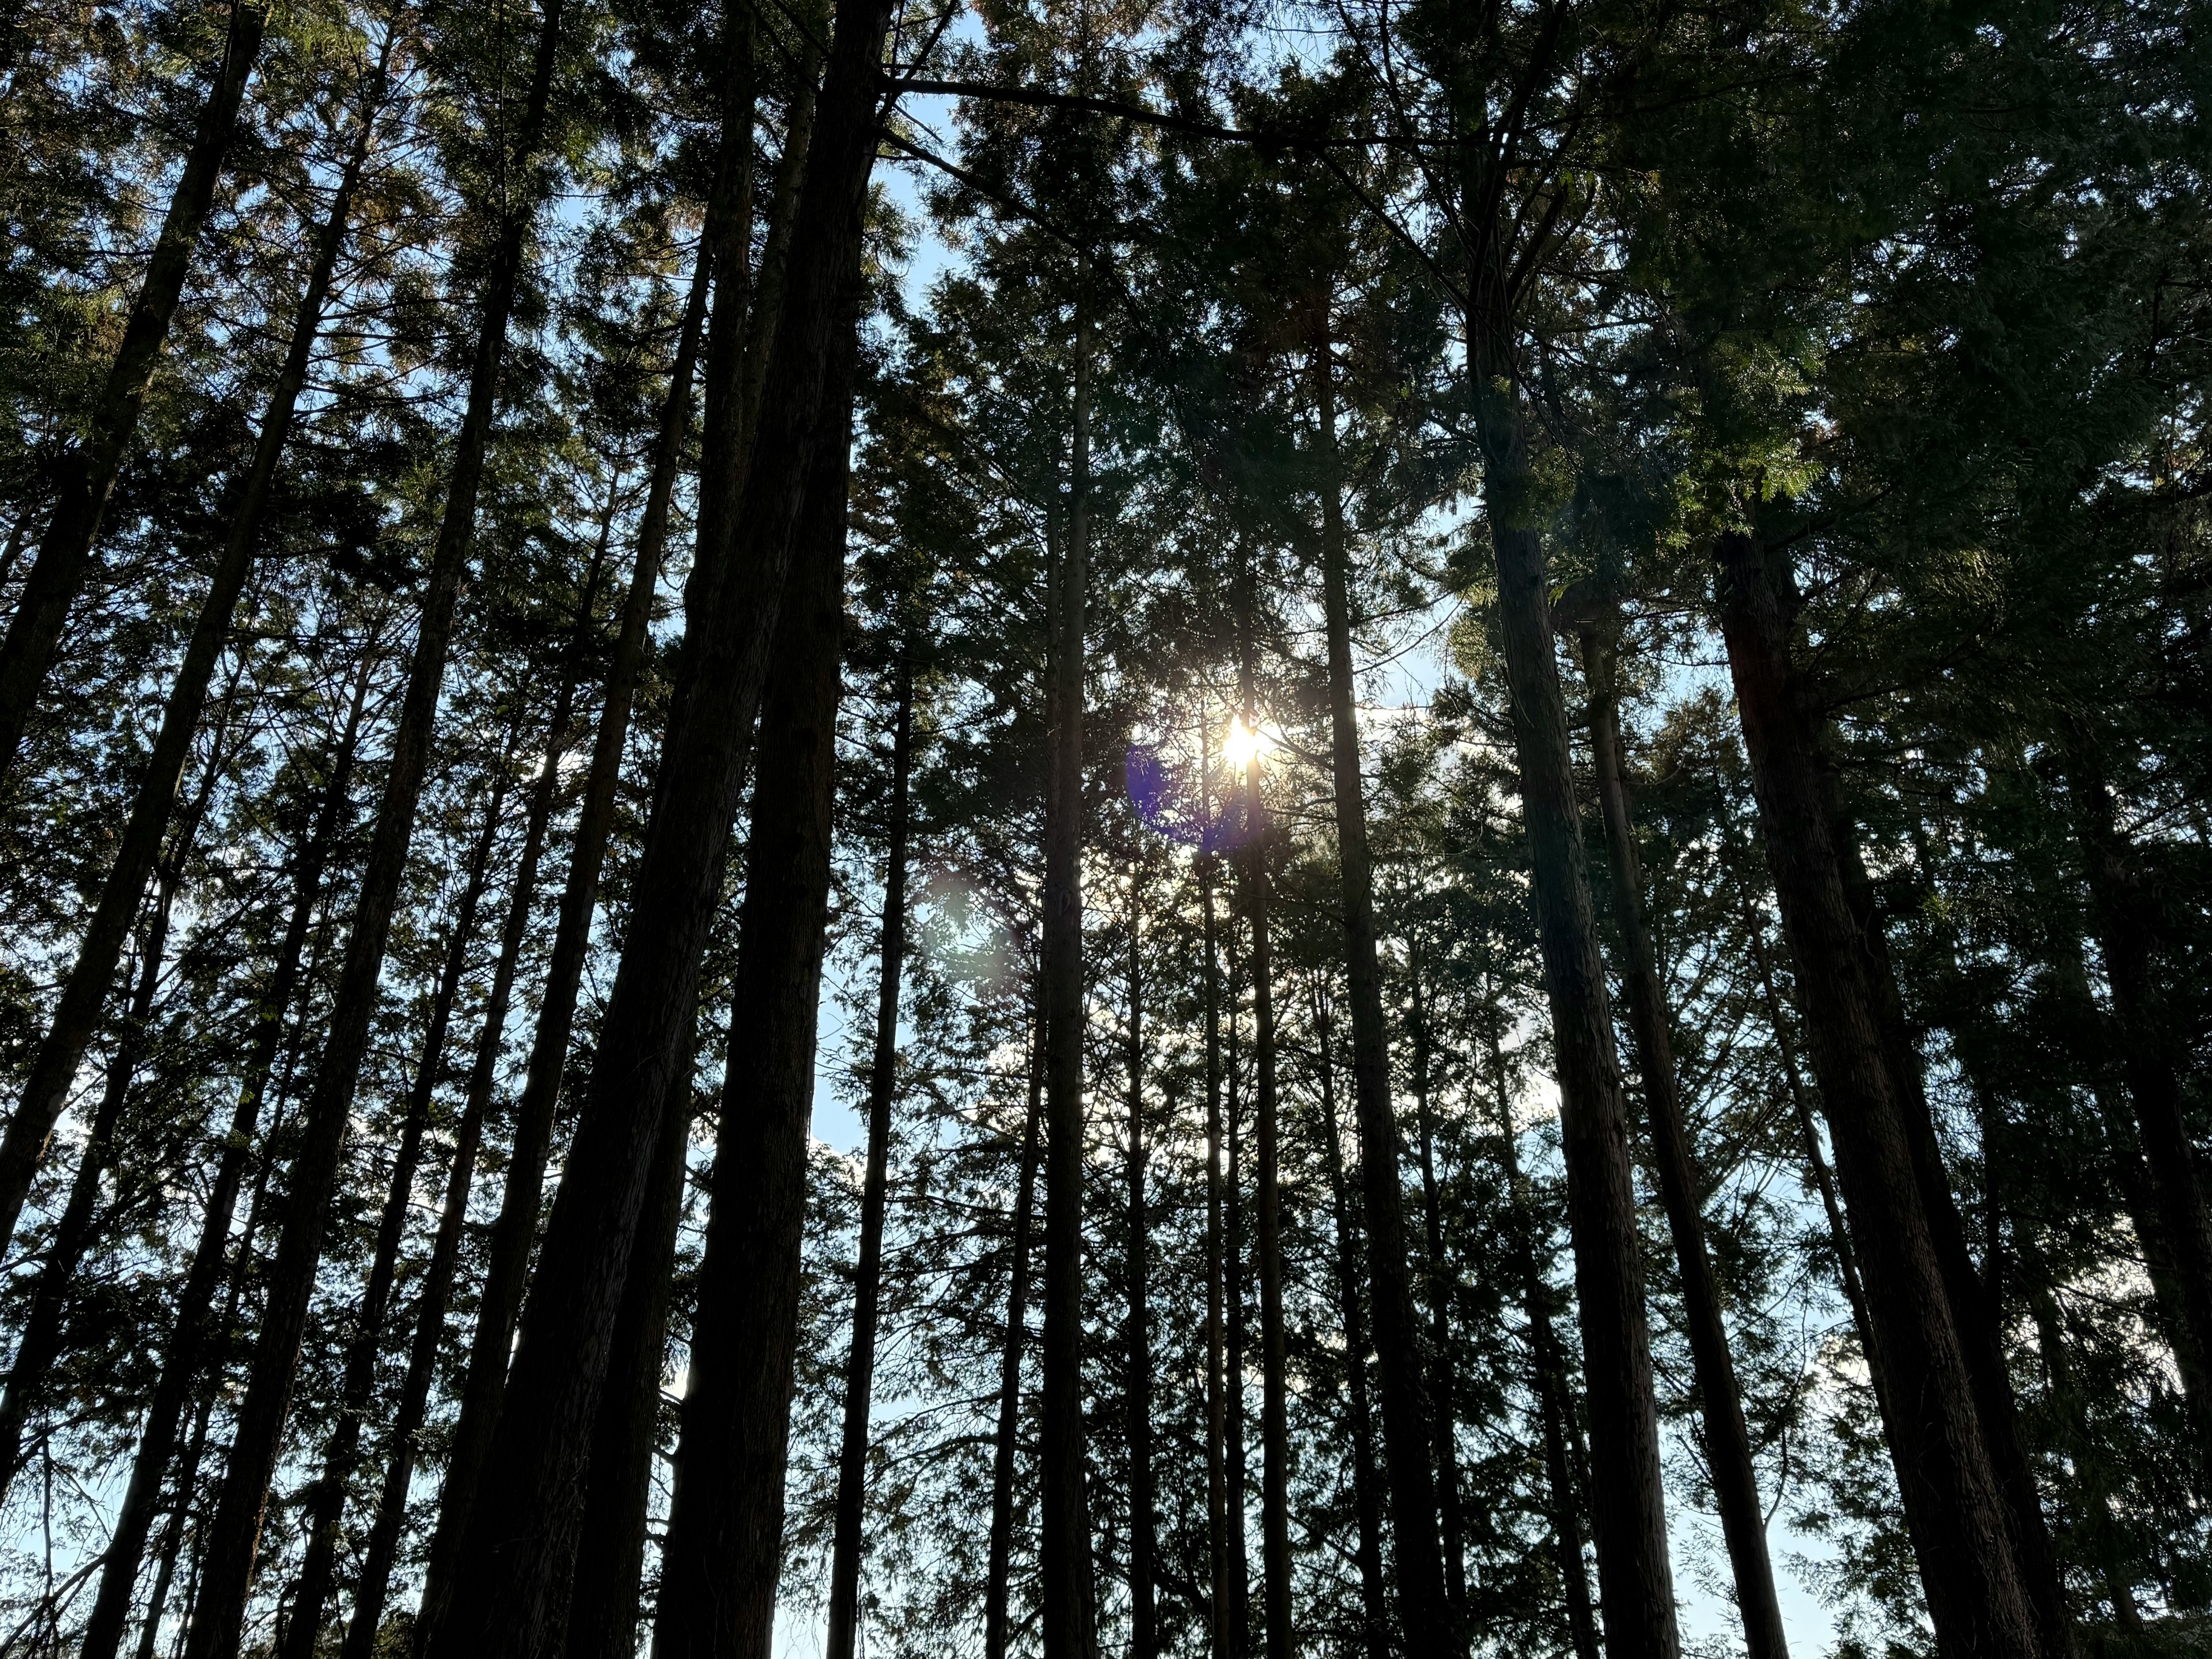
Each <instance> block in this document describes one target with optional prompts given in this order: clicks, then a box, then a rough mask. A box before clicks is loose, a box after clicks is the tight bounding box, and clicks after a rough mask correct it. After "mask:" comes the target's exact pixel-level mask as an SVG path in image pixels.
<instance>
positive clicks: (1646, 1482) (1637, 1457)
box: [1490, 450, 1680, 1659]
mask: <svg viewBox="0 0 2212 1659" xmlns="http://www.w3.org/2000/svg"><path fill="white" fill-rule="evenodd" d="M1518 459H1519V458H1518V453H1517V450H1514V451H1511V452H1510V453H1507V454H1506V455H1505V456H1504V457H1503V458H1493V460H1492V481H1491V484H1490V495H1491V500H1492V502H1493V503H1496V502H1498V501H1505V500H1508V499H1510V498H1511V495H1512V493H1513V487H1512V485H1511V484H1510V483H1507V482H1506V481H1505V475H1506V473H1507V472H1508V471H1510V469H1511V467H1512V465H1513V464H1514V463H1515V462H1516V461H1517V460H1518ZM1491 544H1492V548H1493V549H1494V550H1495V553H1496V556H1497V563H1498V615H1499V619H1500V623H1501V628H1502V631H1503V633H1504V643H1505V661H1506V673H1507V678H1508V679H1509V680H1510V684H1511V691H1512V696H1511V701H1512V704H1513V725H1514V738H1515V744H1516V750H1517V751H1518V755H1519V769H1520V775H1521V791H1522V815H1523V817H1524V820H1525V822H1526V823H1527V826H1528V848H1529V853H1530V857H1531V861H1532V863H1533V866H1534V900H1535V909H1536V916H1537V933H1538V938H1539V940H1540V943H1541V945H1542V955H1543V961H1544V981H1545V990H1546V993H1547V1000H1549V1002H1550V1004H1551V1011H1552V1030H1553V1045H1554V1048H1555V1049H1556V1051H1557V1054H1558V1060H1559V1102H1560V1104H1559V1126H1560V1139H1561V1141H1562V1143H1563V1148H1564V1151H1565V1156H1566V1164H1567V1213H1568V1219H1569V1224H1570V1231H1571V1236H1572V1238H1573V1242H1574V1251H1575V1289H1576V1295H1577V1300H1578V1302H1579V1304H1580V1306H1581V1310H1582V1336H1583V1386H1584V1389H1585V1390H1586V1393H1587V1395H1588V1400H1589V1418H1590V1453H1591V1463H1592V1474H1593V1475H1594V1476H1595V1480H1596V1485H1597V1489H1598V1491H1600V1492H1603V1493H1605V1494H1607V1501H1606V1502H1605V1503H1603V1504H1600V1505H1599V1506H1598V1507H1597V1510H1596V1513H1595V1516H1594V1519H1595V1523H1596V1524H1595V1531H1596V1534H1597V1564H1598V1599H1599V1604H1600V1607H1601V1609H1602V1611H1603V1613H1604V1616H1605V1634H1606V1650H1607V1654H1608V1655H1609V1656H1611V1659H1673V1656H1674V1655H1675V1654H1676V1653H1677V1652H1679V1651H1680V1638H1679V1636H1678V1634H1677V1632H1676V1629H1675V1623H1674V1581H1673V1577H1672V1574H1671V1572H1670V1571H1669V1568H1668V1549H1667V1516H1666V1499H1665V1488H1664V1486H1662V1482H1661V1479H1660V1473H1659V1424H1658V1413H1657V1409H1656V1405H1655V1403H1654V1401H1653V1396H1652V1377H1651V1346H1650V1330H1649V1328H1648V1327H1647V1326H1646V1324H1645V1321H1644V1265H1643V1260H1642V1255H1641V1252H1640V1249H1639V1245H1638V1236H1637V1225H1636V1189H1635V1184H1634V1182H1633V1179H1632V1176H1631V1174H1630V1166H1629V1158H1628V1111H1627V1103H1626V1097H1625V1095H1624V1091H1623V1090H1622V1087H1621V1080H1620V1056H1619V1055H1618V1054H1617V1053H1616V1052H1615V1050H1614V1048H1613V1010H1612V1003H1611V998H1610V997H1609V995H1608V994H1607V988H1606V982H1605V963H1604V960H1603V957H1601V954H1600V951H1599V949H1598V940H1597V922H1596V918H1595V915H1593V914H1592V911H1591V906H1590V894H1589V874H1588V871H1587V868H1586V866H1585V865H1584V862H1583V838H1582V823H1581V816H1580V813H1579V811H1578V809H1577V804H1576V800H1575V787H1574V773H1573V769H1572V766H1571V762H1570V760H1569V757H1568V752H1567V723H1566V709H1565V702H1564V701H1563V699H1562V696H1561V694H1560V690H1559V662H1558V659H1557V657H1556V655H1555V653H1554V647H1553V633H1552V623H1551V617H1550V616H1549V614H1548V607H1547V603H1546V599H1545V572H1544V552H1543V547H1542V544H1541V542H1540V541H1539V540H1538V538H1537V535H1536V532H1534V531H1533V530H1530V529H1526V528H1523V527H1521V526H1516V525H1512V524H1510V523H1508V522H1506V521H1505V516H1504V513H1503V511H1501V510H1497V509H1496V508H1493V511H1492V515H1491Z"/></svg>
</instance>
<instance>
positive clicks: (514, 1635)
mask: <svg viewBox="0 0 2212 1659" xmlns="http://www.w3.org/2000/svg"><path fill="white" fill-rule="evenodd" d="M888 18H889V13H888V8H887V5H886V3H885V0H841V3H840V5H839V6H838V9H837V27H836V37H835V40H834V41H833V44H832V46H831V51H830V57H829V76H828V79H827V82H825V84H824V86H823V91H822V94H821V99H820V114H819V117H818V118H817V131H816V133H815V135H814V137H813V139H812V140H811V143H810V145H809V149H808V155H807V163H806V173H805V184H804V185H803V186H802V188H801V191H800V197H799V210H798V217H797V220H796V222H795V224H794V228H793V236H792V249H791V273H792V277H791V282H790V287H789V293H788V295H787V299H786V301H785V303H784V307H783V313H782V315H781V319H780V320H779V324H778V327H777V331H776V344H775V359H774V361H775V368H773V369H772V370H771V372H770V374H769V383H770V384H772V385H775V386H778V387H779V388H781V392H782V393H783V394H784V395H783V396H781V397H780V398H778V399H777V400H776V401H775V404H773V405H772V406H770V407H769V408H767V409H765V410H763V421H762V424H761V430H760V435H759V439H758V441H757V446H756V450H757V453H756V454H755V457H754V465H752V467H751V469H750V472H749V475H748V477H749V483H748V485H747V489H746V491H745V496H744V511H743V512H742V513H740V514H739V515H738V537H737V546H738V556H737V557H735V558H734V559H733V560H732V564H731V568H732V572H733V573H734V574H735V580H732V581H730V582H728V583H726V585H725V586H724V590H723V591H722V592H720V594H719V595H718V596H717V599H716V603H715V605H714V609H713V610H712V611H711V612H710V613H708V614H707V615H706V617H705V618H704V620H705V621H706V623H707V624H708V626H707V627H706V629H705V631H704V633H703V635H702V637H700V638H699V639H698V640H697V641H696V646H697V647H698V648H697V650H696V652H693V651H687V658H690V659H695V660H696V673H695V674H694V676H693V678H692V681H691V688H690V695H689V696H688V697H687V699H686V701H685V706H684V709H683V710H682V711H681V714H680V716H679V717H678V719H677V720H675V721H674V722H673V723H672V726H671V732H670V733H669V738H668V740H667V742H666V744H665V746H664V749H663V752H662V757H661V764H660V769H659V771H660V782H661V787H660V790H659V800H658V803H657V805H656V806H655V809H654V813H653V823H652V826H651V828H650V829H648V831H647V836H646V846H645V853H644V856H643V859H642V860H641V863H640V866H639V869H638V873H637V879H636V882H635V887H634V890H633V896H632V904H631V913H630V921H629V928H628V930H627V933H626V936H625V939H624V942H623V953H622V962H621V965H620V967H619V969H617V975H616V981H615V987H614V994H613V996H612V998H611V1001H610V1003H609V1006H608V1009H607V1015H606V1018H605V1022H604V1024H603V1027H602V1030H601V1035H600V1042H599V1057H598V1061H597V1065H596V1066H595V1068H594V1072H593V1075H592V1087H591V1092H590V1094H589V1096H588V1097H587V1099H586V1103H585V1105H584V1109H583V1110H582V1112H581V1114H580V1117H579V1121H578V1124H577V1129H576V1136H575V1139H574V1142H573V1143H572V1145H571V1148H570V1152H569V1156H568V1159H567V1161H566V1164H565V1166H564V1169H563V1173H562V1182H561V1187H560V1190H559V1191H558V1193H557V1194H556V1196H555V1199H554V1205H553V1214H552V1217H551V1219H550V1223H549V1225H548V1227H547V1230H546V1237H545V1243H544V1249H543V1251H542V1253H541V1255H540V1261H539V1268H538V1277H537V1280H536V1284H537V1285H538V1289H539V1291H540V1292H541V1293H540V1294H538V1295H537V1296H534V1297H532V1299H531V1301H530V1303H529V1304H528V1305H527V1306H526V1308H525V1310H524V1313H523V1318H522V1322H521V1328H520V1332H521V1334H520V1345H519V1346H518V1347H517V1349H516V1352H515V1358H514V1364H513V1369H512V1370H511V1371H510V1373H509V1376H508V1381H507V1393H506V1395H505V1398H504V1400H503V1401H502V1404H501V1411H500V1413H499V1423H498V1427H497V1429H496V1431H495V1436H494V1439H493V1443H492V1447H491V1450H490V1453H489V1456H488V1458H487V1461H486V1464H485V1468H484V1472H483V1480H482V1483H481V1486H480V1489H479V1491H478V1493H477V1498H476V1502H475V1504H474V1506H473V1508H472V1510H471V1515H470V1517H469V1522H468V1526H467V1531H466V1533H465V1536H464V1541H463V1543H462V1546H461V1549H460V1552H459V1561H460V1564H461V1565H460V1567H459V1570H458V1571H456V1572H455V1573H454V1575H453V1583H454V1586H455V1590H454V1596H453V1602H452V1605H451V1608H450V1610H449V1611H448V1613H447V1615H446V1617H445V1619H444V1620H442V1621H441V1624H440V1626H439V1627H438V1629H437V1630H436V1632H434V1634H433V1636H432V1638H431V1642H430V1648H429V1651H430V1653H431V1654H432V1655H434V1656H435V1659H495V1656H504V1655H509V1654H522V1653H532V1652H535V1651H538V1650H541V1649H543V1648H544V1647H548V1646H550V1645H551V1643H552V1641H553V1639H554V1636H555V1631H556V1625H557V1621H558V1618H559V1608H560V1604H561V1601H562V1590H563V1588H564V1587H565V1585H566V1583H567V1582H568V1577H569V1573H570V1570H571V1559H572V1556H573V1553H574V1544H575V1539H576V1528H577V1527H578V1525H579V1523H580V1518H581V1513H580V1511H581V1506H580V1502H579V1498H580V1490H579V1489H580V1486H581V1483H582V1480H583V1479H584V1474H585V1469H586V1462H587V1459H588V1455H589V1449H590V1439H591V1435H590V1425H591V1423H592V1419H593V1417H594V1415H595V1413H597V1411H598V1407H599V1395H600V1393H601V1391H602V1389H603V1387H604V1385H605V1378H606V1368H607V1363H608V1358H609V1353H610V1345H611V1340H612V1337H613V1331H614V1325H615V1322H616V1318H617V1314H618V1312H619V1310H620V1305H621V1299H622V1289H623V1278H624V1275H625V1273H626V1272H627V1270H628V1267H629V1257H630V1252H631V1245H632V1242H633V1240H634V1238H635V1233H636V1229H637V1219H638V1216H639V1213H640V1212H641V1209H642V1208H643V1206H644V1202H645V1195H646V1191H647V1187H648V1186H649V1185H650V1173H651V1166H652V1162H653V1159H652V1152H653V1145H654V1141H655V1139H656V1138H657V1136H658V1134H659V1127H660V1118H661V1115H662V1110H663V1108H664V1106H665V1103H666V1102H667V1099H668V1097H669V1094H670V1091H671V1085H677V1086H680V1079H682V1078H683V1077H684V1076H685V1075H687V1074H688V1071H689V1062H688V1056H687V1055H685V1054H684V1053H683V1052H682V1049H683V1044H684V1038H685V1037H686V1036H688V1035H689V1034H690V1028H691V1024H692V1019H691V1015H692V1010H693V1007H694V1005H695V1000H696V983H697V975H698V967H699V957H700V950H701V947H702V944H703V942H704V939H705V932H706V927H707V925H708V919H709V917H710V916H711V915H712V912H713V908H714V895H715V893H716V891H717V890H718V889H719V887H720V880H721V871H722V862H723V855H724V852H725V850H726V847H727V844H728V840H729V831H730V822H731V818H732V815H733V814H734V812H735V811H736V807H737V803H738V793H739V789H740V787H741V785H742V783H743V779H744V764H745V761H746V759H747V757H749V755H750V750H751V738H752V715H753V713H754V711H755V709H756V708H757V704H758V701H759V696H760V687H761V684H762V682H763V679H764V678H765V677H766V673H767V664H768V655H769V629H770V627H772V625H773V623H774V618H775V611H776V610H777V607H778V605H779V604H780V602H781V597H782V590H783V586H784V577H785V574H786V573H787V570H788V568H789V567H790V563H791V556H792V551H793V545H794V544H795V541H796V539H797V538H796V534H795V532H796V529H797V526H798V523H799V519H800V517H801V501H800V495H801V494H802V492H803V489H804V486H805V483H807V480H808V478H809V477H810V475H811V472H812V471H813V467H812V462H813V459H814V455H815V453H816V452H817V450H818V449H819V448H820V447H821V446H822V444H823V442H825V441H834V435H835V431H836V427H835V424H834V422H822V421H820V420H819V419H818V416H820V414H821V413H822V411H823V410H824V409H828V410H842V406H843V404H844V402H845V399H846V398H847V396H848V386H849V380H843V379H841V378H840V375H839V373H838V371H837V370H836V369H835V368H833V366H832V359H833V357H836V356H839V354H837V353H835V352H833V350H832V342H833V341H834V340H835V339H836V338H837V337H838V336H839V334H840V333H841V331H850V329H851V328H852V316H853V312H852V308H851V307H852V304H853V301H852V297H851V296H852V294H853V291H854V287H855V285H856V283H857V282H858V280H859V274H860V216H861V210H862V208H863V206H864V204H865V202H866V191H867V181H868V174H869V171H870V167H871V165H872V161H873V159H874V154H875V143H876V138H875V135H876V106H875V100H876V94H877V88H878V81H879V79H880V71H879V64H880V61H881V57H882V51H883V41H884V32H885V29H886V27H887V25H888ZM841 361H842V360H841ZM817 427H827V428H829V429H828V430H825V431H822V432H819V433H817Z"/></svg>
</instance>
